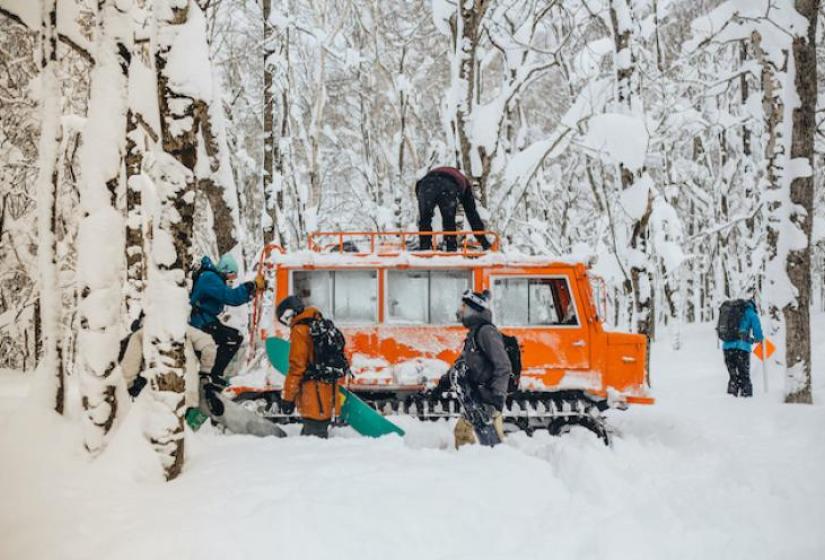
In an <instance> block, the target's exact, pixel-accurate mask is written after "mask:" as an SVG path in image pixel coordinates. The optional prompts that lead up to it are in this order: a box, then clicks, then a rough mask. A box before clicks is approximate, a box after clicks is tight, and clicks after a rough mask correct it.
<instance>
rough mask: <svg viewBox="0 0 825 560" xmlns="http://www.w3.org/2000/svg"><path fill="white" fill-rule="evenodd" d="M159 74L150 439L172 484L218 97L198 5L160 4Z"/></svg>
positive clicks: (150, 293) (149, 301)
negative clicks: (211, 99)
mask: <svg viewBox="0 0 825 560" xmlns="http://www.w3.org/2000/svg"><path fill="white" fill-rule="evenodd" d="M154 17H155V23H156V26H157V46H156V51H155V69H156V71H157V79H158V105H159V109H160V122H161V127H160V128H161V141H162V144H163V150H164V152H165V153H158V154H157V158H156V162H155V164H156V170H155V173H154V175H155V179H156V186H157V201H156V208H155V211H154V213H153V215H152V227H151V229H150V235H151V239H150V240H149V243H150V247H151V249H150V259H149V270H148V283H147V290H146V324H145V328H146V337H145V340H146V341H147V342H148V347H147V348H145V349H144V350H145V353H146V354H147V358H148V359H147V363H148V369H149V372H150V375H149V377H150V379H151V380H152V381H151V383H152V396H153V399H154V414H153V415H152V417H151V418H150V421H149V422H148V423H147V425H146V433H147V436H148V438H149V440H150V442H151V443H152V445H153V446H154V448H155V450H156V451H157V453H158V454H159V456H160V459H161V463H162V466H163V468H164V471H165V474H166V478H167V480H172V479H174V478H175V477H177V476H178V475H179V474H180V472H181V469H182V468H183V461H184V439H183V434H184V431H183V416H184V406H185V405H184V370H185V367H186V356H185V353H184V343H185V339H186V325H187V322H188V318H189V301H188V289H187V282H186V278H187V274H188V272H189V270H190V266H191V265H190V263H191V259H190V254H189V251H190V246H191V240H192V227H193V215H194V202H195V186H196V178H195V167H196V164H197V155H198V150H197V136H198V128H199V121H198V113H197V111H196V107H195V100H196V98H199V99H204V98H207V97H208V96H209V95H211V71H210V68H209V58H208V49H207V45H206V39H205V34H206V27H205V19H204V16H203V13H202V12H201V10H200V8H199V7H198V5H197V4H195V3H194V2H193V1H191V0H189V1H185V2H173V1H171V0H166V1H163V0H161V1H158V2H156V3H155V4H154Z"/></svg>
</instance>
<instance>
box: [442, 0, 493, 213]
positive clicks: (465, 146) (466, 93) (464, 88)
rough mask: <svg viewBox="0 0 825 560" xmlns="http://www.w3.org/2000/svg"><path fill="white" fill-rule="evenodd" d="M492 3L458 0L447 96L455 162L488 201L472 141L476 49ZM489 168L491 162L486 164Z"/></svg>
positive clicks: (476, 65)
mask: <svg viewBox="0 0 825 560" xmlns="http://www.w3.org/2000/svg"><path fill="white" fill-rule="evenodd" d="M489 6H490V1H489V0H467V1H465V2H459V3H458V4H457V7H456V16H455V19H454V22H453V23H452V25H453V30H452V31H453V48H454V52H453V57H452V58H453V59H452V70H451V76H452V84H451V87H450V90H449V91H448V93H447V95H448V98H447V111H448V119H449V127H450V129H451V130H450V131H449V132H451V134H449V135H448V137H450V138H452V139H453V149H454V151H455V155H456V162H457V163H459V167H460V168H461V170H462V171H463V172H464V174H465V175H466V176H467V178H468V179H470V182H471V183H472V184H473V188H474V189H475V190H477V192H478V193H479V195H480V198H481V204H482V205H486V204H487V189H486V186H485V185H484V184H482V181H481V179H482V177H483V176H484V173H483V172H482V169H481V167H482V166H481V162H479V165H477V166H473V155H474V154H473V153H472V150H473V142H472V138H471V133H470V127H471V126H472V113H473V107H474V106H475V105H476V98H477V95H478V91H477V87H478V83H477V76H476V73H477V70H478V61H477V60H476V51H477V49H478V44H479V41H480V40H481V32H482V26H481V22H482V20H483V19H484V14H485V12H486V11H487V8H489ZM487 167H488V170H489V162H488V164H487Z"/></svg>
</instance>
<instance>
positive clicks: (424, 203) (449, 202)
mask: <svg viewBox="0 0 825 560" xmlns="http://www.w3.org/2000/svg"><path fill="white" fill-rule="evenodd" d="M415 196H416V197H417V198H418V230H419V231H421V232H428V231H432V228H433V215H434V214H435V207H436V206H438V209H439V211H440V212H441V223H442V229H443V230H444V231H456V224H455V216H456V211H457V209H458V203H459V202H461V205H462V206H463V207H464V215H465V216H467V221H468V222H469V223H470V227H471V228H472V229H473V231H483V230H484V222H483V221H482V220H481V217H480V216H479V215H478V210H477V209H476V201H475V198H474V197H473V187H472V185H471V184H470V181H469V180H468V179H467V177H465V176H464V174H463V173H462V172H461V171H459V170H458V169H457V168H455V167H436V168H435V169H432V170H430V172H429V173H427V174H426V175H425V176H424V177H423V178H422V179H421V180H419V181H418V182H417V183H416V184H415ZM476 239H478V242H479V243H481V247H482V248H483V249H485V250H487V249H489V248H490V242H489V241H488V240H487V237H486V236H485V235H483V234H476ZM445 243H446V246H447V250H448V251H455V250H456V249H457V248H458V240H457V239H456V236H455V235H448V236H446V238H445ZM418 249H419V250H421V251H429V250H431V249H432V236H431V235H419V244H418Z"/></svg>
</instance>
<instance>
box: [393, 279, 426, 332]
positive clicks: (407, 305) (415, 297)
mask: <svg viewBox="0 0 825 560" xmlns="http://www.w3.org/2000/svg"><path fill="white" fill-rule="evenodd" d="M387 276H388V278H387V280H388V292H387V294H388V298H387V318H388V319H389V321H390V322H393V323H394V322H399V323H426V322H427V301H428V300H429V284H430V275H429V274H428V273H427V271H426V270H390V271H389V272H388V274H387Z"/></svg>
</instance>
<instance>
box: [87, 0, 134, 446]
mask: <svg viewBox="0 0 825 560" xmlns="http://www.w3.org/2000/svg"><path fill="white" fill-rule="evenodd" d="M130 8H131V5H130V3H124V2H118V3H116V2H115V1H114V0H105V1H103V2H102V3H101V4H100V5H99V13H98V23H97V33H96V49H95V55H96V57H95V59H96V64H95V67H94V69H93V70H92V79H91V80H92V81H91V95H90V98H89V116H88V119H87V124H86V128H85V131H84V139H83V148H82V150H83V154H82V163H83V181H82V183H81V191H80V194H81V207H82V211H83V216H82V218H81V220H80V229H79V234H78V266H77V281H78V292H79V294H80V301H79V304H78V312H79V327H80V332H79V337H78V343H79V349H80V351H79V358H78V362H79V363H78V366H79V371H80V373H81V375H82V376H83V380H82V392H83V399H82V401H83V409H84V410H85V412H86V423H85V445H86V449H87V450H88V451H89V452H90V453H91V454H92V455H97V454H99V453H100V452H102V451H103V449H104V447H105V444H106V438H107V436H108V434H109V433H110V432H111V430H112V428H113V426H114V424H115V421H116V419H117V411H118V403H117V394H116V390H117V386H118V381H119V377H120V367H119V366H118V351H119V343H120V331H119V328H120V326H121V324H122V321H121V310H122V300H123V285H122V282H123V277H124V275H125V263H124V247H125V233H126V229H125V226H124V222H123V213H122V209H121V208H119V207H118V199H119V198H121V197H122V196H123V195H124V194H125V184H124V178H125V169H124V159H123V156H124V151H125V144H126V127H127V121H126V110H127V99H128V84H127V77H128V73H129V65H130V59H131V42H132V28H131V14H130Z"/></svg>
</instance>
